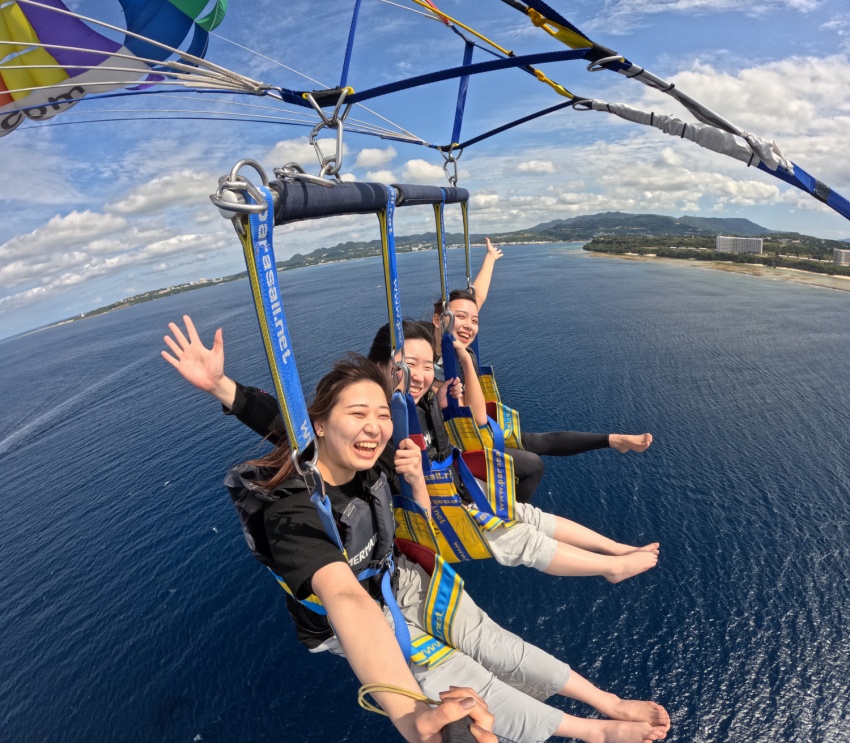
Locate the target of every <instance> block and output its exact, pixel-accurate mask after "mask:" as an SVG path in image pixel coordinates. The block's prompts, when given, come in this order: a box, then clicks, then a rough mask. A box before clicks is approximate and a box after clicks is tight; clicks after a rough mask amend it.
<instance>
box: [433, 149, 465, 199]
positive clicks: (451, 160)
mask: <svg viewBox="0 0 850 743" xmlns="http://www.w3.org/2000/svg"><path fill="white" fill-rule="evenodd" d="M454 148H455V145H454V144H452V145H451V146H450V147H449V151H448V152H443V151H442V150H438V152H439V153H440V154H441V155H442V156H443V159H444V160H445V162H444V163H443V172H444V173H445V174H446V178H447V179H448V181H449V185H450V186H451V187H452V188H454V187H455V186H457V161H458V160H460V156H461V155H462V154H463V150H458V155H457V157H455V156H454V155H453V154H452V153H453V152H454ZM449 166H451V168H452V172H451V173H449Z"/></svg>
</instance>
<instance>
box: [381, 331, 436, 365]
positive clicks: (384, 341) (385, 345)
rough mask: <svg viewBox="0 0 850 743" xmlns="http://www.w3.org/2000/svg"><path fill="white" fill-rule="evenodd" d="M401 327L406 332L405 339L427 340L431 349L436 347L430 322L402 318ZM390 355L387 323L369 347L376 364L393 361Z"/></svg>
mask: <svg viewBox="0 0 850 743" xmlns="http://www.w3.org/2000/svg"><path fill="white" fill-rule="evenodd" d="M401 328H402V332H403V333H404V340H406V341H415V340H422V341H427V343H428V345H429V346H431V349H432V350H433V349H434V328H433V327H432V326H431V324H430V323H427V322H423V321H422V320H402V321H401ZM390 355H391V349H390V324H389V323H387V324H386V325H382V326H381V327H380V328H379V329H378V332H377V333H375V339H374V340H373V341H372V347H371V348H370V349H369V361H373V362H374V363H376V364H385V363H387V362H388V361H391V359H390Z"/></svg>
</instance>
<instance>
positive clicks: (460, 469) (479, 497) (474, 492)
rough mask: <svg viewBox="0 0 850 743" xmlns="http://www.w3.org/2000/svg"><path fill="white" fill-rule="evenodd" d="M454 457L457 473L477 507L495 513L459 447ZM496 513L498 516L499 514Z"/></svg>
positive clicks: (485, 511)
mask: <svg viewBox="0 0 850 743" xmlns="http://www.w3.org/2000/svg"><path fill="white" fill-rule="evenodd" d="M452 457H453V460H454V464H455V465H456V468H457V473H458V474H459V475H460V479H461V482H462V483H463V484H464V487H466V491H467V492H468V493H469V495H470V496H472V500H473V501H474V502H475V507H476V508H477V509H478V510H479V511H484V513H493V507H492V506H491V505H490V501H488V500H487V496H486V495H484V493H483V491H482V490H481V486H480V485H479V484H478V480H476V479H475V475H473V474H472V472H471V471H470V469H469V467H468V466H467V464H466V462H464V461H463V457H462V456H461V454H460V452H459V451H458V450H457V449H455V450H454V453H453V454H452ZM494 515H496V516H498V515H499V514H494Z"/></svg>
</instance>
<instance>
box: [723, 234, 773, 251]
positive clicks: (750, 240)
mask: <svg viewBox="0 0 850 743" xmlns="http://www.w3.org/2000/svg"><path fill="white" fill-rule="evenodd" d="M763 246H764V240H763V239H762V238H760V237H727V236H725V235H718V236H717V247H715V250H716V251H717V252H718V253H755V254H756V255H761V254H762V247H763Z"/></svg>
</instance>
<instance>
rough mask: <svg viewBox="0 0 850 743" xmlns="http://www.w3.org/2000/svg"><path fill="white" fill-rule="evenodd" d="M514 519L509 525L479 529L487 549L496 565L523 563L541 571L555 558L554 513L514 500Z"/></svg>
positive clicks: (556, 545)
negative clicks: (514, 522) (515, 502)
mask: <svg viewBox="0 0 850 743" xmlns="http://www.w3.org/2000/svg"><path fill="white" fill-rule="evenodd" d="M516 520H517V521H519V522H520V523H518V524H515V525H514V526H512V527H511V528H510V529H501V528H500V529H493V531H482V532H481V533H482V535H483V536H484V539H486V540H487V544H488V545H489V546H490V552H492V553H493V557H494V559H495V560H496V562H498V563H499V564H500V565H506V566H507V567H511V568H513V567H516V566H517V565H525V566H526V567H528V568H534V569H535V570H540V571H541V572H542V571H544V570H546V568H548V567H549V565H550V564H551V562H552V560H554V559H555V552H556V551H557V549H558V542H557V541H555V539H553V535H554V534H555V525H556V521H555V517H554V516H553V515H552V514H551V513H545V512H544V511H541V510H540V509H539V508H535V507H534V506H532V505H530V504H528V503H517V504H516Z"/></svg>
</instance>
